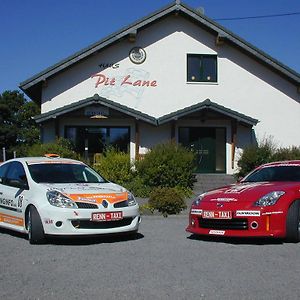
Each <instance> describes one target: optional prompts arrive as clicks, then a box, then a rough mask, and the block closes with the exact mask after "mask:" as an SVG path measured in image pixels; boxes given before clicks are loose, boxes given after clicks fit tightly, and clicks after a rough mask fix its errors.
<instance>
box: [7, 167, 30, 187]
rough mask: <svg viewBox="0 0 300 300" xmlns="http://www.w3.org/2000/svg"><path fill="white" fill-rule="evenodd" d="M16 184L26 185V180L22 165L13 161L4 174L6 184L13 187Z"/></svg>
mask: <svg viewBox="0 0 300 300" xmlns="http://www.w3.org/2000/svg"><path fill="white" fill-rule="evenodd" d="M16 182H22V183H24V184H27V178H26V174H25V170H24V168H23V166H22V164H21V163H19V162H16V161H14V162H12V163H11V164H10V166H9V169H8V172H7V174H6V184H7V185H11V186H15V184H16Z"/></svg>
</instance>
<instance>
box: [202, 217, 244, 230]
mask: <svg viewBox="0 0 300 300" xmlns="http://www.w3.org/2000/svg"><path fill="white" fill-rule="evenodd" d="M198 220H199V227H201V228H209V229H230V230H247V229H248V220H247V219H231V220H220V219H203V218H199V219H198Z"/></svg>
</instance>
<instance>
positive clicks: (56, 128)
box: [54, 117, 60, 139]
mask: <svg viewBox="0 0 300 300" xmlns="http://www.w3.org/2000/svg"><path fill="white" fill-rule="evenodd" d="M54 128H55V138H56V139H58V138H59V137H60V135H59V118H57V117H55V119H54Z"/></svg>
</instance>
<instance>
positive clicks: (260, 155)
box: [235, 139, 276, 177]
mask: <svg viewBox="0 0 300 300" xmlns="http://www.w3.org/2000/svg"><path fill="white" fill-rule="evenodd" d="M275 149H276V147H275V145H274V143H273V141H272V140H271V139H265V140H263V141H262V142H261V143H259V145H251V146H249V147H246V148H245V149H244V151H243V153H242V155H241V157H240V159H239V161H238V167H239V171H238V172H237V173H236V174H235V175H236V177H244V176H245V175H247V174H248V173H249V172H250V171H252V170H253V169H254V168H255V167H258V166H259V165H261V164H264V163H267V162H271V161H272V157H273V154H274V152H275Z"/></svg>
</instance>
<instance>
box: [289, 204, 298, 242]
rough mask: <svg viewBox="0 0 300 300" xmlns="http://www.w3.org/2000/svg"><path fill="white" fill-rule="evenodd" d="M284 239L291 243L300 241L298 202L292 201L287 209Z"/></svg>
mask: <svg viewBox="0 0 300 300" xmlns="http://www.w3.org/2000/svg"><path fill="white" fill-rule="evenodd" d="M286 239H287V241H288V242H293V243H297V242H299V241H300V201H294V202H293V203H292V205H291V206H290V207H289V210H288V214H287V219H286Z"/></svg>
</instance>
